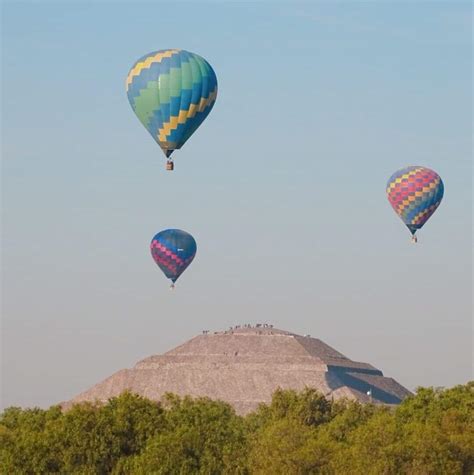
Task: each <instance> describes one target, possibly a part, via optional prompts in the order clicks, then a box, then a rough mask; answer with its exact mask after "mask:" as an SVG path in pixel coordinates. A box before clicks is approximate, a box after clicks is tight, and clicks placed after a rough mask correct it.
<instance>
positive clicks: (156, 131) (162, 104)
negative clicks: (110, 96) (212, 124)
mask: <svg viewBox="0 0 474 475" xmlns="http://www.w3.org/2000/svg"><path fill="white" fill-rule="evenodd" d="M126 88H127V95H128V100H129V102H130V105H131V106H132V109H133V111H134V112H135V114H136V115H137V117H138V118H139V120H140V122H141V123H142V124H143V125H144V126H145V128H146V129H147V130H148V132H150V134H151V136H152V137H153V138H154V139H155V141H156V142H157V143H158V145H159V146H160V147H161V149H162V150H163V152H164V154H165V155H166V157H167V158H168V159H169V157H170V156H171V154H172V153H173V152H174V151H175V150H176V149H179V148H181V147H182V146H183V145H184V144H185V142H186V141H187V140H188V139H189V137H191V135H192V134H193V133H194V132H195V131H196V129H197V128H198V127H199V126H200V125H201V123H202V122H203V121H204V119H205V118H206V117H207V116H208V114H209V112H210V111H211V109H212V107H213V106H214V103H215V101H216V97H217V78H216V74H215V72H214V70H213V69H212V67H211V66H210V64H209V63H208V62H207V61H206V60H205V59H204V58H202V57H201V56H199V55H197V54H194V53H190V52H189V51H184V50H180V49H167V50H160V51H154V52H153V53H149V54H147V55H145V56H143V57H142V58H140V59H139V60H138V61H137V62H136V63H135V64H134V65H133V66H132V68H131V69H130V71H129V73H128V76H127V81H126ZM167 169H169V170H172V169H173V163H172V161H171V159H169V160H168V164H167Z"/></svg>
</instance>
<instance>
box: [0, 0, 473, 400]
mask: <svg viewBox="0 0 474 475" xmlns="http://www.w3.org/2000/svg"><path fill="white" fill-rule="evenodd" d="M2 21H3V28H2V30H3V34H2V40H3V41H2V43H3V61H2V71H3V76H2V86H3V89H2V92H3V98H2V99H3V100H2V102H3V105H2V120H3V134H2V139H3V140H2V142H3V143H2V145H3V151H2V152H3V153H2V155H3V163H2V164H3V170H2V189H3V230H4V232H3V279H2V280H3V311H2V316H3V318H2V339H3V341H2V343H3V344H2V349H3V353H2V360H3V371H2V383H3V391H2V395H3V401H2V404H3V406H8V405H12V404H17V405H36V404H37V405H43V406H45V405H49V404H52V403H55V402H58V401H61V400H65V399H68V398H70V397H72V396H73V395H75V394H77V393H78V392H80V391H82V390H84V389H86V388H87V387H89V386H91V385H92V384H94V383H96V382H98V381H99V380H102V379H103V378H105V377H106V376H108V375H110V374H111V373H113V372H114V371H116V370H118V369H121V368H123V367H130V366H131V365H132V364H134V363H135V361H137V360H138V359H140V358H143V357H145V356H148V355H150V354H154V353H161V352H163V351H166V350H168V349H170V348H172V347H173V346H175V345H177V344H179V343H181V342H183V341H184V340H186V339H188V338H190V337H192V336H193V335H195V334H196V333H199V332H200V331H201V330H202V329H222V328H227V327H228V326H230V325H234V324H238V323H247V322H257V321H267V322H270V323H273V324H274V325H275V326H277V327H279V328H283V329H287V330H291V331H294V332H297V333H310V334H311V335H313V336H317V337H319V338H321V339H322V340H324V341H325V342H327V343H328V344H330V345H332V346H334V347H335V348H336V349H338V350H339V351H341V352H342V353H344V354H346V355H347V356H349V357H351V358H353V359H356V360H360V361H367V362H370V363H372V364H373V365H375V366H377V367H379V368H380V369H381V370H382V371H384V374H386V375H388V376H391V377H394V378H396V379H397V380H398V381H399V382H400V383H402V384H404V385H405V386H407V387H408V388H410V389H412V388H414V387H416V386H418V385H435V386H445V385H446V386H449V385H453V384H457V383H463V382H465V381H467V380H468V379H469V378H471V376H472V373H471V371H472V321H471V303H472V300H471V285H472V277H471V275H472V272H471V271H472V254H471V239H472V231H471V229H472V228H471V225H472V217H471V214H472V204H471V203H472V169H471V149H472V142H471V127H472V111H471V103H472V102H471V101H472V91H471V82H472V74H471V66H472V64H471V63H472V59H471V57H472V45H471V4H470V3H469V2H419V3H413V2H411V3H388V2H370V3H356V2H345V3H317V2H312V3H309V2H308V3H298V2H292V3H291V4H290V3H289V2H279V3H277V2H258V3H243V2H242V3H230V2H228V3H227V2H222V3H218V2H208V3H206V2H199V3H198V2H192V3H182V2H180V3H171V2H162V3H153V2H149V3H139V2H133V3H130V4H127V3H112V2H100V3H99V2H96V3H68V4H66V3H59V2H58V3H47V2H35V3H33V2H31V3H26V2H25V3H20V2H6V3H4V4H3V18H2ZM170 47H177V48H183V49H188V50H190V51H193V52H196V53H198V54H200V55H202V56H203V57H205V58H206V59H207V60H208V61H209V62H210V64H211V65H212V66H213V68H214V70H215V71H216V74H217V77H218V81H219V94H218V98H217V102H216V105H215V107H214V109H213V110H212V112H211V114H210V115H209V117H208V118H207V120H206V121H205V123H204V124H203V125H202V126H201V127H200V129H199V130H198V131H197V132H196V133H195V134H194V136H193V137H192V138H191V139H190V140H189V141H188V142H187V143H186V145H185V146H184V147H183V149H182V150H180V151H177V152H176V153H175V163H176V168H175V172H174V173H172V174H171V173H169V172H166V171H165V170H164V158H163V155H162V153H161V151H160V150H159V148H158V147H157V145H156V143H155V142H154V141H153V140H152V139H151V137H149V135H148V133H147V132H146V130H145V129H144V128H143V127H142V126H141V124H140V123H139V122H138V120H137V119H136V117H135V116H134V114H133V112H132V110H131V108H130V106H129V104H128V101H127V98H126V94H125V91H124V81H125V77H126V74H127V72H128V69H129V68H130V66H131V65H132V64H133V62H134V61H135V60H136V59H137V58H139V57H140V56H142V55H144V54H146V53H147V52H149V51H153V50H157V49H164V48H170ZM411 164H415V165H425V166H429V167H430V168H433V169H434V170H436V171H437V172H438V173H439V174H440V175H441V177H442V178H443V180H444V183H445V197H444V201H443V203H442V204H441V206H440V208H439V209H438V211H437V212H436V214H435V215H434V216H433V217H432V219H431V220H430V221H429V222H428V224H427V225H426V226H425V227H424V228H423V230H422V231H421V232H420V233H419V239H420V242H419V245H417V246H413V245H411V244H410V242H409V233H408V231H407V230H406V228H404V226H403V224H402V223H401V221H400V220H399V219H398V218H397V217H396V215H395V214H394V213H393V211H392V209H391V208H390V205H389V204H388V202H387V200H386V197H385V183H386V180H387V179H388V177H389V176H390V175H391V174H392V173H393V172H394V171H395V170H397V169H398V168H401V167H403V166H406V165H411ZM169 227H177V228H182V229H185V230H187V231H189V232H191V233H192V234H193V235H194V236H195V238H196V240H197V243H198V253H197V257H196V259H195V261H194V262H193V264H192V266H191V267H190V268H189V269H188V270H187V271H186V273H185V274H184V275H183V276H182V278H181V279H180V281H179V282H178V288H177V290H176V291H175V292H174V293H170V292H169V290H168V284H167V282H166V280H165V278H164V277H163V276H162V275H161V273H160V271H159V270H158V268H157V267H156V266H155V264H154V263H153V261H152V259H151V256H150V255H149V249H148V246H149V241H150V240H151V238H152V237H153V235H154V234H155V233H156V232H158V231H160V230H162V229H165V228H169Z"/></svg>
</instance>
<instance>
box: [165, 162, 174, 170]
mask: <svg viewBox="0 0 474 475" xmlns="http://www.w3.org/2000/svg"><path fill="white" fill-rule="evenodd" d="M166 169H167V170H168V171H170V172H172V171H173V170H174V163H173V162H172V161H171V160H168V161H167V162H166Z"/></svg>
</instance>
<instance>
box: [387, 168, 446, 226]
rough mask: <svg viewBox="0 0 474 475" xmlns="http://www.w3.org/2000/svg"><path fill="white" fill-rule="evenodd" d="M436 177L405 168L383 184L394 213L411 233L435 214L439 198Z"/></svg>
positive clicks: (440, 191) (425, 170)
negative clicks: (385, 186)
mask: <svg viewBox="0 0 474 475" xmlns="http://www.w3.org/2000/svg"><path fill="white" fill-rule="evenodd" d="M443 193H444V186H443V182H442V180H441V178H440V176H439V175H438V174H437V173H436V172H434V171H433V170H430V169H429V168H425V167H414V166H412V167H407V168H404V169H402V170H399V171H397V172H396V173H394V174H393V175H392V176H391V177H390V179H389V180H388V183H387V196H388V200H389V201H390V204H391V205H392V207H393V209H394V210H395V212H396V213H397V214H398V215H399V216H400V218H401V219H402V221H403V222H404V223H405V224H406V225H407V227H408V228H409V229H410V231H412V233H414V232H415V231H416V230H417V229H420V228H421V227H422V226H423V225H424V224H425V223H426V221H427V220H428V219H429V218H430V216H431V215H432V214H433V213H434V212H435V211H436V209H437V208H438V206H439V204H440V203H441V199H442V198H443Z"/></svg>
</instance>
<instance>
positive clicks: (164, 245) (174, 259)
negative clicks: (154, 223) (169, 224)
mask: <svg viewBox="0 0 474 475" xmlns="http://www.w3.org/2000/svg"><path fill="white" fill-rule="evenodd" d="M150 250H151V255H152V257H153V259H154V261H155V262H156V264H158V266H159V267H160V269H161V270H162V271H163V272H164V274H165V275H166V277H167V278H168V279H171V280H172V281H173V282H175V281H176V280H177V279H178V277H179V276H180V275H181V274H182V273H183V272H184V271H185V270H186V268H187V267H188V266H189V264H191V262H192V260H193V259H194V257H195V255H196V241H195V240H194V238H193V237H192V236H191V235H190V234H188V233H186V232H185V231H181V230H179V229H167V230H164V231H161V232H160V233H158V234H157V235H156V236H155V237H154V238H153V239H152V241H151V244H150Z"/></svg>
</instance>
